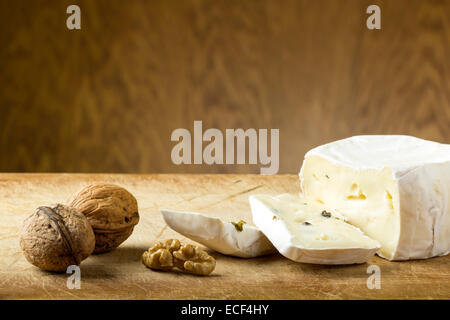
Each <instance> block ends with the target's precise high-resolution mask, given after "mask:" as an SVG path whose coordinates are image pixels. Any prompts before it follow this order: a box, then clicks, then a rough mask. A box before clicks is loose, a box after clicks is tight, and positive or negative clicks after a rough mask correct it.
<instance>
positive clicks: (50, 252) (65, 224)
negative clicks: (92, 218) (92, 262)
mask: <svg viewBox="0 0 450 320" xmlns="http://www.w3.org/2000/svg"><path fill="white" fill-rule="evenodd" d="M94 246H95V237H94V232H93V230H92V227H91V225H90V224H89V221H88V220H87V219H86V217H85V216H84V215H83V214H81V213H80V212H78V211H77V210H75V209H73V208H70V207H68V206H65V205H62V204H57V205H56V206H52V207H39V208H38V209H37V210H36V212H35V213H34V214H32V215H31V216H29V217H28V218H27V219H25V221H24V223H23V226H22V230H21V233H20V247H21V249H22V251H23V254H24V255H25V258H26V259H27V260H28V262H30V263H31V264H33V265H35V266H36V267H38V268H41V269H43V270H47V271H55V272H64V271H66V270H67V267H68V266H70V265H79V264H80V263H81V261H83V260H84V259H86V258H87V257H88V256H89V255H90V254H91V253H92V251H93V250H94Z"/></svg>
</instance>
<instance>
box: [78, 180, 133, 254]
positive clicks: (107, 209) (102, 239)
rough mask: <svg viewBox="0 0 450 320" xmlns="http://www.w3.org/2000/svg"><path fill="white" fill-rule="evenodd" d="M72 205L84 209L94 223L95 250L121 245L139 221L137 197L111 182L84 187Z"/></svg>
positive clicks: (101, 250) (80, 209)
mask: <svg viewBox="0 0 450 320" xmlns="http://www.w3.org/2000/svg"><path fill="white" fill-rule="evenodd" d="M70 206H71V207H74V208H76V209H77V210H79V211H80V212H81V213H83V214H84V215H85V216H86V218H87V219H88V220H89V222H90V223H91V225H92V228H93V229H94V233H95V250H94V253H102V252H107V251H110V250H112V249H114V248H116V247H118V246H119V245H120V244H121V243H122V242H124V241H125V240H126V239H128V237H129V236H130V235H131V233H132V232H133V229H134V226H135V225H136V224H137V223H138V222H139V213H138V204H137V201H136V198H135V197H134V196H133V195H132V194H131V193H130V192H128V191H127V190H125V189H124V188H122V187H119V186H116V185H112V184H94V185H90V186H87V187H85V188H84V189H82V190H81V191H80V192H79V193H78V194H77V195H75V196H74V197H73V199H72V200H71V201H70Z"/></svg>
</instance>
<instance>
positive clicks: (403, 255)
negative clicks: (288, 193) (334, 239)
mask: <svg viewBox="0 0 450 320" xmlns="http://www.w3.org/2000/svg"><path fill="white" fill-rule="evenodd" d="M323 160H325V161H323ZM319 162H320V163H321V164H320V166H319V165H315V163H319ZM327 162H328V163H327ZM319 171H320V172H319ZM327 172H333V174H334V176H333V175H332V174H327V176H328V178H326V179H325V178H323V175H324V174H326V173H327ZM387 173H389V175H390V177H388V176H387ZM313 175H315V177H313ZM300 184H301V188H302V192H303V194H304V195H305V196H306V197H311V198H313V199H317V200H318V201H322V202H323V203H324V204H325V205H326V206H327V207H330V208H333V209H336V210H339V211H340V212H341V213H342V214H343V215H345V216H346V217H347V218H348V220H349V222H350V223H352V224H354V225H356V226H357V227H359V228H361V229H362V230H363V231H364V232H365V233H366V234H368V235H369V236H370V237H372V238H374V239H377V240H379V241H380V242H381V244H382V246H383V247H382V249H381V250H380V252H378V254H379V255H380V256H382V257H384V258H387V259H389V260H408V259H424V258H430V257H434V256H440V255H446V254H448V253H449V252H450V145H447V144H440V143H436V142H432V141H426V140H422V139H418V138H414V137H410V136H397V135H383V136H377V135H374V136H356V137H350V138H347V139H343V140H339V141H335V142H332V143H329V144H326V145H323V146H319V147H317V148H314V149H312V150H310V151H309V152H308V153H307V154H306V155H305V160H304V162H303V165H302V169H301V171H300ZM364 184H365V186H362V185H364ZM351 185H356V186H358V192H359V193H360V194H361V195H362V196H363V198H362V199H358V200H361V201H350V200H353V199H350V200H349V201H347V200H346V199H345V197H346V196H347V197H349V196H351V195H352V193H351V192H353V191H351ZM387 190H389V192H390V193H389V195H390V197H391V199H390V201H391V203H392V208H391V209H389V208H388V207H387V206H386V201H387V200H386V199H384V200H383V199H380V198H379V197H378V198H377V196H378V195H380V194H381V193H382V192H387ZM353 194H355V195H357V193H353ZM364 197H365V198H364ZM385 200H386V201H385ZM388 230H390V231H389V232H388Z"/></svg>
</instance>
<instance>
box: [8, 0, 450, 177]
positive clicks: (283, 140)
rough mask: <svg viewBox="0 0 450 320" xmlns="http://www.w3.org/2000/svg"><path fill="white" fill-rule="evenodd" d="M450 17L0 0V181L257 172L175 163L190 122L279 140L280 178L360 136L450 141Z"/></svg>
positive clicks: (265, 6) (245, 5) (201, 2)
mask: <svg viewBox="0 0 450 320" xmlns="http://www.w3.org/2000/svg"><path fill="white" fill-rule="evenodd" d="M73 3H76V4H78V5H79V6H80V8H81V12H82V29H81V30H80V31H69V30H68V29H67V28H66V24H65V23H66V18H67V16H68V15H67V14H66V8H67V6H68V5H69V4H73ZM370 4H378V5H379V6H380V7H381V26H382V29H381V30H368V29H367V28H366V19H367V17H368V15H367V14H366V13H365V12H366V8H367V6H369V5H370ZM449 17H450V1H445V0H440V1H439V0H434V1H423V0H395V1H378V0H377V1H372V0H362V1H361V0H346V1H336V0H321V1H313V0H309V1H307V0H281V1H278V0H245V1H242V0H214V1H213V0H183V1H179V0H154V1H151V0H128V1H123V0H85V1H76V0H61V1H48V0H15V1H0V21H2V26H1V28H0V43H1V45H0V61H1V63H2V64H1V68H0V154H1V156H0V171H2V172H5V171H6V172H23V171H26V172H122V173H126V172H129V173H149V172H157V173H169V172H172V173H193V172H196V173H216V172H222V173H259V166H255V165H227V166H224V165H223V166H218V165H214V166H207V165H195V166H194V165H191V166H183V165H181V166H176V165H174V164H172V162H171V159H170V151H171V149H172V147H173V146H174V144H175V143H173V142H171V141H170V134H171V132H172V131H173V130H174V129H176V128H187V129H190V130H191V131H192V126H193V121H194V120H202V121H203V125H204V128H218V129H220V130H225V129H226V128H244V129H246V128H269V129H270V128H279V129H280V173H295V172H297V171H298V169H299V168H300V161H301V159H302V158H303V155H304V153H305V152H306V151H307V150H308V149H310V148H312V147H314V146H317V145H319V144H322V143H325V142H329V141H332V140H335V139H339V138H344V137H347V136H351V135H355V134H410V135H414V136H418V137H421V138H426V139H431V140H436V141H439V142H445V143H449V142H450V59H449V57H450V19H449Z"/></svg>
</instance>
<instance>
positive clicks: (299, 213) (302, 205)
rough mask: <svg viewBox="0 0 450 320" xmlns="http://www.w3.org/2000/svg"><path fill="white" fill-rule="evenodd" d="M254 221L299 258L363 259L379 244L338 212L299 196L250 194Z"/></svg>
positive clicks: (279, 247)
mask: <svg viewBox="0 0 450 320" xmlns="http://www.w3.org/2000/svg"><path fill="white" fill-rule="evenodd" d="M249 201H250V207H251V210H252V215H253V222H254V223H255V225H256V226H257V227H258V228H259V229H260V230H261V231H262V232H263V233H264V234H265V235H266V236H267V238H269V240H270V241H271V242H272V244H273V245H274V246H275V247H276V248H277V250H278V251H279V252H280V253H281V254H282V255H284V256H285V257H286V258H289V259H291V260H294V261H298V262H305V263H314V264H354V263H364V262H366V261H367V260H369V259H370V257H372V256H373V255H374V254H375V252H376V251H377V250H378V249H379V248H380V244H379V243H378V242H377V241H375V240H373V239H370V238H369V237H367V236H366V235H364V234H363V233H362V232H361V230H359V229H358V228H356V227H354V226H352V225H350V224H348V223H346V222H345V221H344V219H343V217H342V216H341V215H339V214H338V213H334V212H330V211H327V210H325V208H324V207H323V206H320V205H318V204H316V203H315V202H314V201H312V202H311V201H309V200H307V199H304V198H300V197H298V196H294V195H289V194H284V195H279V196H276V197H273V196H268V195H254V196H250V197H249Z"/></svg>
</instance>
